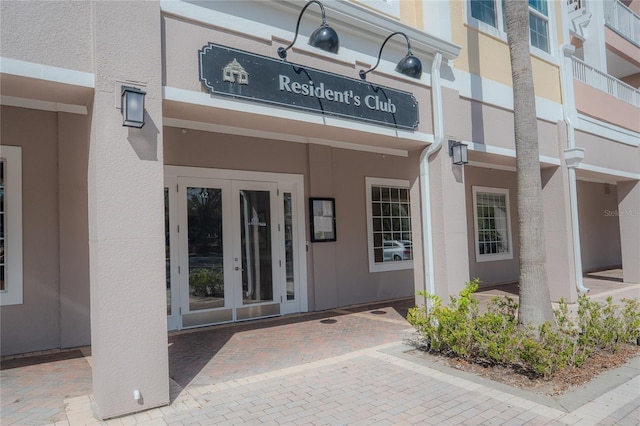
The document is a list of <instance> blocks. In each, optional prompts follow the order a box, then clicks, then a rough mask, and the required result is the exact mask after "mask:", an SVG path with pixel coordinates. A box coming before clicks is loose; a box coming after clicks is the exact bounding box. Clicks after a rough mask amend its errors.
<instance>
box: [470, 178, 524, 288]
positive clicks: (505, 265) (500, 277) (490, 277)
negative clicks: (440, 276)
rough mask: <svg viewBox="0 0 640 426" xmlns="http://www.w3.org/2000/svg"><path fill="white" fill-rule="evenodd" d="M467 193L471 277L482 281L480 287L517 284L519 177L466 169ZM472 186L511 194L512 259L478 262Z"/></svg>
mask: <svg viewBox="0 0 640 426" xmlns="http://www.w3.org/2000/svg"><path fill="white" fill-rule="evenodd" d="M464 173H465V182H466V192H467V196H466V199H467V231H468V236H469V272H470V273H469V275H470V276H471V277H474V278H475V277H478V278H480V279H481V280H482V284H481V285H490V284H501V283H510V282H516V281H518V274H519V267H518V251H517V247H518V245H519V234H518V209H517V197H516V195H517V188H516V174H515V173H514V172H509V171H504V170H496V169H486V168H480V167H470V166H465V170H464ZM473 186H484V187H490V188H503V189H508V190H509V203H510V209H511V210H510V214H511V233H512V234H511V250H512V254H513V258H512V259H509V260H498V261H489V262H478V261H477V260H476V251H475V230H474V223H473V221H474V215H473Z"/></svg>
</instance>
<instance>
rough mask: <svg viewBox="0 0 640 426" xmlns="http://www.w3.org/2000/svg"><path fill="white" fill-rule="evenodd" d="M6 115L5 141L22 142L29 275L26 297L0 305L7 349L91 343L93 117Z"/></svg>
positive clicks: (6, 110)
mask: <svg viewBox="0 0 640 426" xmlns="http://www.w3.org/2000/svg"><path fill="white" fill-rule="evenodd" d="M1 120H2V121H1V126H0V127H1V141H2V144H5V145H13V146H21V147H22V178H23V187H22V213H23V223H22V226H23V228H22V232H23V276H24V280H23V294H24V303H23V304H21V305H11V306H3V307H2V309H1V310H0V311H1V314H0V315H1V322H0V323H1V324H2V333H0V335H1V347H2V355H8V354H15V353H24V352H31V351H37V350H44V349H51V348H60V347H70V346H79V345H87V344H89V326H90V324H89V294H88V292H89V286H88V259H87V257H86V255H87V225H86V223H87V204H86V193H87V186H86V164H87V158H86V157H87V154H86V153H87V148H86V141H87V134H86V117H83V116H72V115H70V114H64V113H59V114H58V113H52V112H44V111H36V110H28V109H23V108H12V107H6V106H3V107H2V115H1ZM34 123H37V125H34ZM58 138H60V139H61V140H64V141H65V142H64V144H59V143H58ZM67 155H71V156H72V157H67ZM62 156H64V158H63V157H62ZM70 160H72V161H70ZM61 164H64V168H62V167H61V166H60V165H61ZM61 226H62V227H63V228H64V232H63V231H62V228H61ZM63 301H64V302H63ZM61 303H63V304H64V309H65V312H64V313H61Z"/></svg>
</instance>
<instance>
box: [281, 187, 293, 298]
mask: <svg viewBox="0 0 640 426" xmlns="http://www.w3.org/2000/svg"><path fill="white" fill-rule="evenodd" d="M283 199H284V256H285V271H286V274H287V276H286V279H287V300H294V299H295V298H296V294H295V288H294V285H293V283H294V281H293V250H294V248H295V247H294V246H293V210H292V207H291V193H289V192H285V193H284V194H283Z"/></svg>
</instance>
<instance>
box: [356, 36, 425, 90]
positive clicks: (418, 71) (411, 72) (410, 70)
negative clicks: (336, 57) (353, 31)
mask: <svg viewBox="0 0 640 426" xmlns="http://www.w3.org/2000/svg"><path fill="white" fill-rule="evenodd" d="M395 35H401V36H403V37H404V39H405V40H406V41H407V54H406V55H405V56H404V58H402V59H401V60H400V62H398V65H396V72H399V73H400V74H404V75H406V76H407V77H411V78H417V79H419V78H421V77H422V62H420V59H418V58H416V57H415V56H413V53H411V41H409V37H407V35H406V34H405V33H403V32H400V31H396V32H395V33H392V34H391V35H389V36H388V37H387V38H386V39H385V40H384V41H383V42H382V46H380V52H378V60H377V61H376V64H375V65H374V66H373V68H369V69H368V70H366V71H365V70H360V72H359V75H360V78H361V79H363V80H366V79H367V74H368V73H370V72H371V71H373V70H375V69H376V68H378V65H380V59H381V58H382V49H384V46H385V44H387V42H388V41H389V40H390V39H391V37H393V36H395Z"/></svg>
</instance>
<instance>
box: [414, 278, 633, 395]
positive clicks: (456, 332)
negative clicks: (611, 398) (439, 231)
mask: <svg viewBox="0 0 640 426" xmlns="http://www.w3.org/2000/svg"><path fill="white" fill-rule="evenodd" d="M478 284H479V280H477V279H476V280H473V281H471V282H468V283H467V284H466V286H465V288H464V289H463V290H462V291H461V292H460V294H459V296H457V297H454V296H452V297H451V298H450V300H449V303H448V304H445V303H444V302H443V300H442V299H441V298H439V297H437V296H435V295H430V294H427V293H423V292H422V293H420V295H421V296H426V297H427V298H428V299H430V301H431V309H430V310H428V311H427V310H426V309H425V307H414V308H411V309H410V310H409V312H408V315H407V319H408V321H409V322H410V323H411V325H412V326H413V327H414V328H415V329H416V331H417V334H418V336H419V337H420V339H419V340H420V342H419V346H420V348H421V349H422V350H423V351H425V352H426V353H427V354H429V355H436V356H438V357H440V358H442V359H446V360H447V361H448V364H449V365H451V366H454V367H455V368H459V369H463V370H468V371H470V372H473V373H476V374H480V375H483V376H488V377H490V378H492V379H498V380H500V381H503V382H507V383H509V384H512V385H516V386H519V387H524V388H527V387H528V386H532V387H540V388H541V389H543V391H544V393H549V394H555V393H561V392H563V391H565V390H567V389H568V387H570V386H571V385H575V384H580V383H584V382H585V381H588V380H589V379H591V378H593V377H594V376H595V375H597V374H599V373H600V372H601V371H602V370H605V369H608V368H612V367H615V366H617V365H620V364H622V363H624V362H625V361H627V360H628V359H629V358H631V357H633V356H635V355H636V354H638V353H640V347H639V346H637V343H639V342H638V338H639V336H640V303H639V302H638V300H636V299H623V300H622V305H620V306H618V305H616V304H614V303H613V301H612V299H611V298H610V297H609V298H607V300H606V303H602V304H601V303H598V302H597V301H592V300H590V299H589V298H588V297H586V295H583V296H580V298H579V299H578V303H577V312H570V311H569V306H568V305H567V303H565V302H564V301H561V302H560V303H559V307H558V308H557V309H555V310H554V314H555V324H552V323H548V322H547V323H545V324H544V325H542V326H541V327H539V328H538V329H534V328H532V327H524V326H521V325H519V324H518V322H517V309H518V304H517V303H516V302H515V301H514V300H513V299H512V298H510V297H506V296H505V297H495V298H493V299H492V300H491V301H490V302H489V304H488V305H487V309H486V310H483V311H482V312H481V310H480V307H479V301H478V299H476V298H474V297H473V295H474V293H475V292H476V291H477V289H478ZM544 382H547V384H548V385H550V386H547V385H544ZM541 384H543V385H541Z"/></svg>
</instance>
